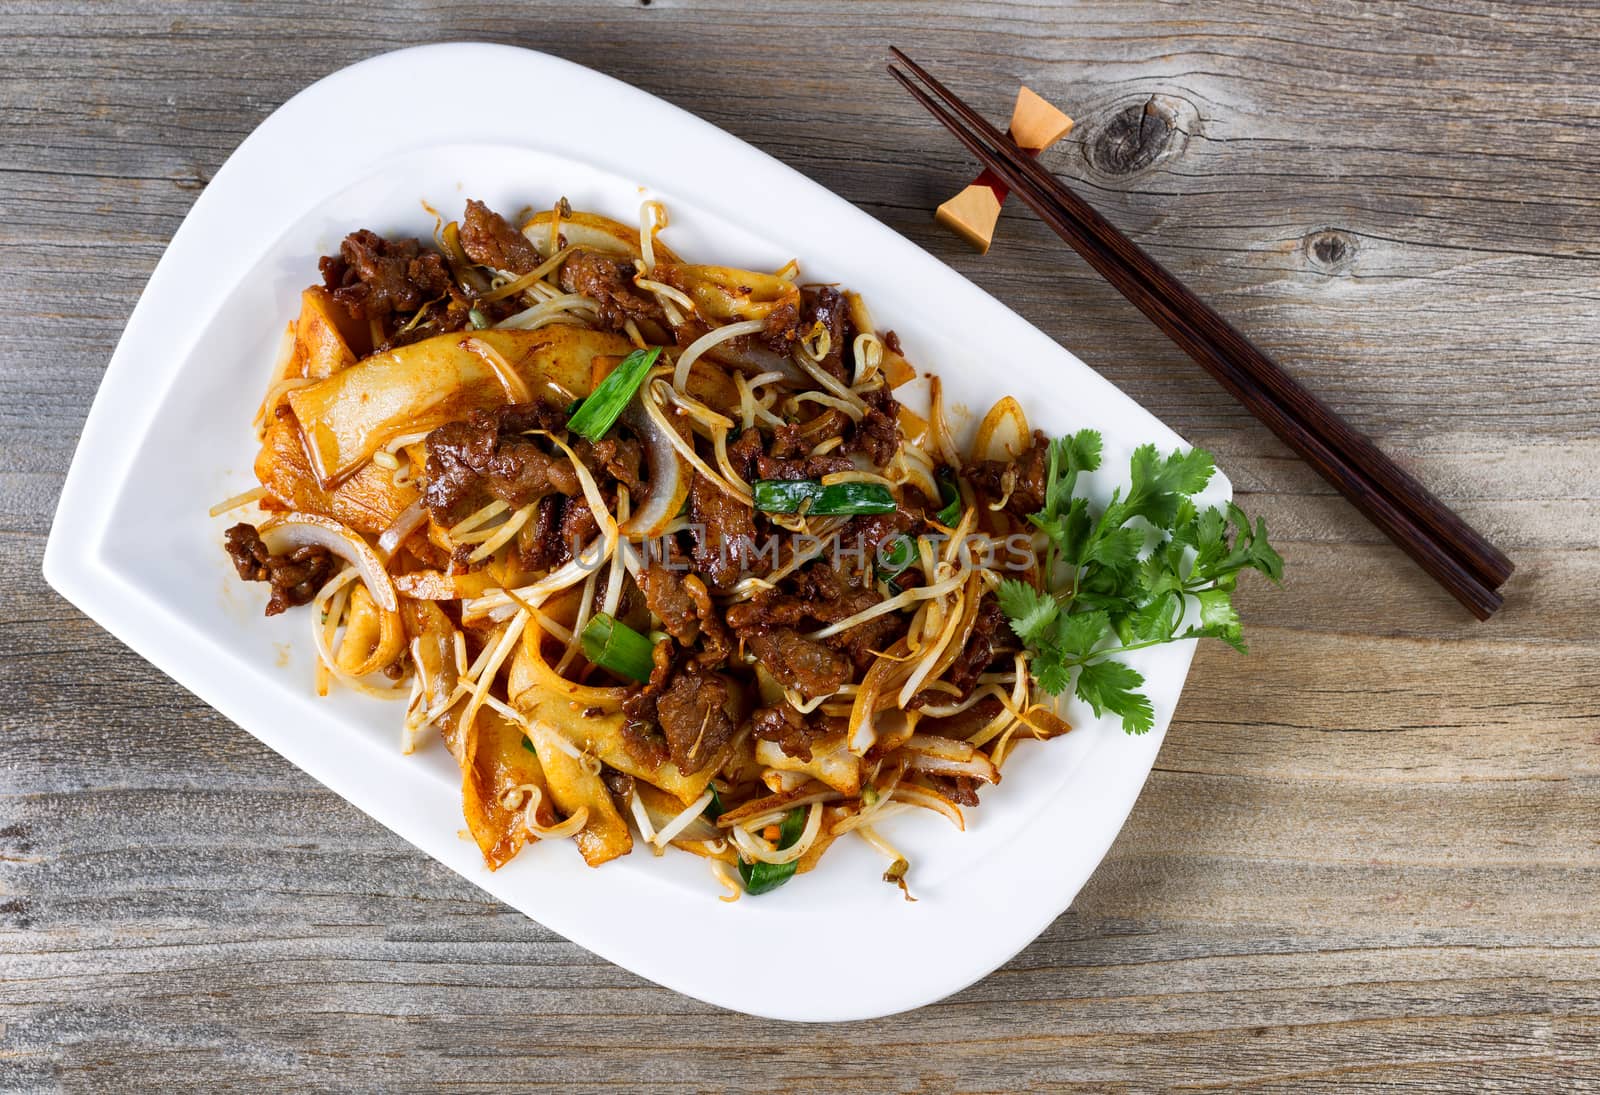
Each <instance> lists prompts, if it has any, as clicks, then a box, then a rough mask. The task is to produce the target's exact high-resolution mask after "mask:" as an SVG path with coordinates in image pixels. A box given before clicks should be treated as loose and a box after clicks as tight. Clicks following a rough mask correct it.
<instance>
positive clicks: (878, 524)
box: [840, 509, 922, 561]
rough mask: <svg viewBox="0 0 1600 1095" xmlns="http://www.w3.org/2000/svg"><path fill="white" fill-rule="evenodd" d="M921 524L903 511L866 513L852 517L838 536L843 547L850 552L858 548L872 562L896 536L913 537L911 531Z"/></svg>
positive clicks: (913, 516) (914, 517)
mask: <svg viewBox="0 0 1600 1095" xmlns="http://www.w3.org/2000/svg"><path fill="white" fill-rule="evenodd" d="M921 524H922V522H921V521H920V520H919V519H918V518H917V517H916V516H915V515H913V514H911V513H908V512H906V511H905V510H903V509H897V510H892V511H891V512H889V513H866V514H862V515H861V516H859V517H852V518H851V519H850V523H849V524H848V525H846V526H845V529H844V532H843V533H841V534H840V539H841V540H842V541H843V543H844V545H845V547H847V548H850V549H851V550H852V551H853V550H855V549H857V548H859V549H860V550H862V551H864V552H865V553H866V557H867V559H868V560H869V561H872V560H875V559H876V555H877V552H878V550H879V549H880V548H885V547H888V546H889V545H890V544H891V543H892V542H893V541H894V539H895V538H896V537H898V536H902V535H914V533H913V532H912V530H913V529H916V528H918V527H919V526H920V525H921Z"/></svg>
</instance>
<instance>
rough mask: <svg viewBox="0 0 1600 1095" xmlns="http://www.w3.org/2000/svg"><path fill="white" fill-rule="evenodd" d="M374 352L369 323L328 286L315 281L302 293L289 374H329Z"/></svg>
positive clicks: (327, 375)
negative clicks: (354, 314)
mask: <svg viewBox="0 0 1600 1095" xmlns="http://www.w3.org/2000/svg"><path fill="white" fill-rule="evenodd" d="M371 352H372V335H371V332H370V331H369V330H368V329H367V325H366V324H365V323H361V322H358V321H357V320H356V319H354V318H353V317H352V316H351V315H350V312H349V310H348V309H346V308H345V307H344V306H343V305H341V304H340V303H339V302H338V301H336V300H334V299H333V296H332V294H330V293H329V292H328V291H327V290H326V289H324V288H323V287H322V286H320V285H313V286H311V287H310V288H309V289H307V290H306V291H305V292H303V293H301V294H300V315H299V317H298V318H297V319H296V320H295V321H294V352H293V355H292V356H291V357H290V359H289V372H288V375H289V376H304V377H314V378H318V379H320V378H323V377H329V376H332V375H333V374H334V373H336V372H338V371H340V370H341V369H348V368H349V367H350V366H352V365H354V364H355V363H356V362H357V361H359V360H361V358H363V357H365V356H366V355H367V354H369V353H371Z"/></svg>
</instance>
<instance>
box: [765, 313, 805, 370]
mask: <svg viewBox="0 0 1600 1095" xmlns="http://www.w3.org/2000/svg"><path fill="white" fill-rule="evenodd" d="M799 337H800V309H799V308H796V307H795V306H794V305H793V304H787V303H785V304H780V305H779V306H778V307H776V308H774V309H773V310H772V311H770V312H768V313H767V322H766V324H765V325H764V326H763V327H762V328H761V341H762V342H764V343H766V345H767V349H769V350H771V351H773V352H774V353H778V354H782V355H783V356H785V357H787V356H789V351H790V350H791V349H792V348H793V347H794V340H795V339H797V338H799Z"/></svg>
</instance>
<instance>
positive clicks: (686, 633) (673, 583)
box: [639, 566, 700, 646]
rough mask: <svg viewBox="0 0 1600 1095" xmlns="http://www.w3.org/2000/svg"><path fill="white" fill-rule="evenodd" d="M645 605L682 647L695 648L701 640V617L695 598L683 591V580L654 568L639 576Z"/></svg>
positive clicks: (668, 572) (663, 568)
mask: <svg viewBox="0 0 1600 1095" xmlns="http://www.w3.org/2000/svg"><path fill="white" fill-rule="evenodd" d="M639 588H641V589H643V590H644V603H645V604H647V605H649V606H650V611H651V612H654V613H655V614H656V616H657V617H658V618H659V619H660V620H661V626H662V628H664V629H665V630H666V633H667V634H668V635H671V636H672V637H673V638H674V639H677V640H678V643H679V644H680V645H682V646H693V645H694V644H695V643H696V642H697V641H699V639H700V617H699V616H698V615H697V614H696V613H695V610H694V598H693V597H690V596H689V591H688V590H686V589H684V588H683V579H682V578H680V577H679V576H678V575H677V574H676V573H674V572H673V571H671V570H668V569H667V568H666V567H664V566H652V567H649V568H647V569H646V570H644V571H641V572H640V574H639Z"/></svg>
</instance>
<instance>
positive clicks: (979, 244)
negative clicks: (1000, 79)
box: [933, 86, 1072, 255]
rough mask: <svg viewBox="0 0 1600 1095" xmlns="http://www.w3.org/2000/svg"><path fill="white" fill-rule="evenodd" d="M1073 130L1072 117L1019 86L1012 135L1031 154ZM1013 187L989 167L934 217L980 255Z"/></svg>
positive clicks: (1014, 107)
mask: <svg viewBox="0 0 1600 1095" xmlns="http://www.w3.org/2000/svg"><path fill="white" fill-rule="evenodd" d="M1071 132H1072V119H1071V118H1069V117H1067V116H1066V115H1065V114H1063V113H1062V112H1061V111H1059V110H1057V109H1056V108H1055V107H1053V106H1051V105H1050V104H1049V103H1047V102H1045V100H1044V99H1042V98H1041V97H1040V96H1039V95H1038V94H1037V93H1036V92H1034V91H1033V90H1032V89H1031V88H1029V87H1026V86H1024V87H1021V88H1018V89H1017V102H1016V105H1015V106H1013V107H1012V108H1011V125H1010V128H1009V129H1008V130H1007V134H1008V135H1009V136H1010V138H1011V139H1012V140H1013V141H1015V142H1016V143H1017V147H1019V148H1021V149H1022V150H1023V151H1024V152H1026V153H1028V154H1029V155H1030V156H1037V155H1038V154H1039V153H1041V152H1043V151H1044V150H1045V149H1047V148H1049V147H1050V146H1051V145H1053V144H1055V143H1056V142H1057V141H1059V140H1060V139H1061V138H1063V137H1065V136H1066V135H1067V134H1068V133H1071ZM1009 190H1010V188H1009V187H1007V186H1006V184H1005V182H1004V181H1003V180H1002V179H1001V178H1000V176H998V175H996V174H995V173H994V172H993V171H990V170H989V169H988V168H985V169H984V170H983V173H982V174H980V175H979V176H978V177H977V178H976V179H975V180H973V182H972V185H971V186H968V187H967V188H966V189H965V190H963V191H961V193H959V194H957V195H956V196H955V197H953V198H951V199H950V200H949V201H947V202H945V203H944V204H943V205H941V206H939V208H938V209H937V210H936V211H935V212H934V215H933V216H934V219H935V220H937V221H938V222H939V223H940V224H942V225H944V226H945V227H946V228H948V229H950V230H951V231H952V232H954V233H955V234H956V235H958V236H960V237H961V238H962V239H964V240H966V241H967V242H968V243H970V244H971V245H972V246H973V248H974V249H975V250H976V251H977V252H978V253H979V254H980V255H981V254H983V253H985V252H986V251H988V250H989V245H990V244H991V243H993V242H994V230H995V225H996V224H997V223H998V222H999V220H1000V207H1001V206H1002V205H1004V204H1005V201H1006V195H1007V193H1008V192H1009Z"/></svg>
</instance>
